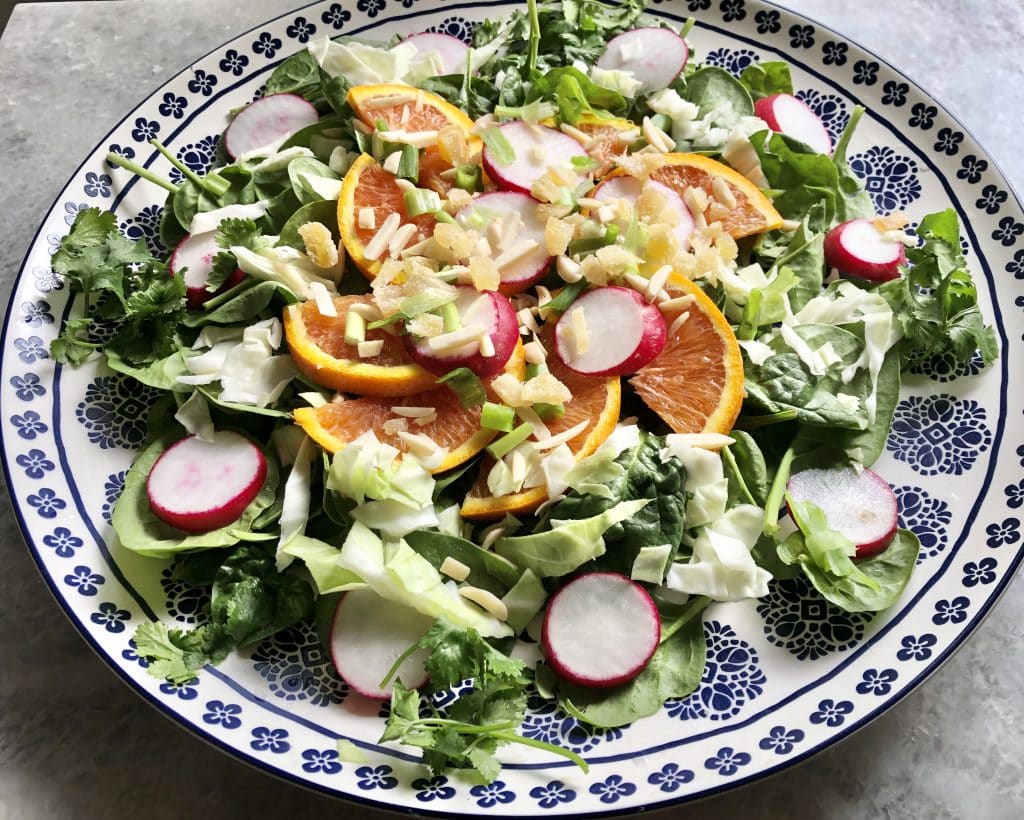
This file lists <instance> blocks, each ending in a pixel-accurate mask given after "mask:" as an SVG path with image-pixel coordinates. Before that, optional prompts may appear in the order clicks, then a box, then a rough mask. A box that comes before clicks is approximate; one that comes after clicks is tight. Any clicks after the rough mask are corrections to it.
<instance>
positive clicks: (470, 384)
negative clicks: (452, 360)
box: [437, 367, 487, 407]
mask: <svg viewBox="0 0 1024 820" xmlns="http://www.w3.org/2000/svg"><path fill="white" fill-rule="evenodd" d="M437 384H443V385H445V386H446V387H447V388H448V389H449V390H451V391H452V392H453V393H454V394H455V395H456V396H458V397H459V403H460V404H461V405H462V406H463V407H476V406H478V405H481V404H483V403H484V402H485V401H487V393H485V392H484V386H483V383H482V382H481V381H480V379H479V378H478V377H477V375H476V373H474V372H473V371H472V370H470V369H469V368H468V367H456V368H455V369H454V370H449V371H448V372H447V373H445V374H444V375H443V376H442V377H441V378H439V379H438V380H437Z"/></svg>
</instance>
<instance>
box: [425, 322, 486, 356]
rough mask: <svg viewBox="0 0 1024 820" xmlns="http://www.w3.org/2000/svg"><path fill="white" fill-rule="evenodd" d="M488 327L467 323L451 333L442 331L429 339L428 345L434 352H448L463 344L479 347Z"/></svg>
mask: <svg viewBox="0 0 1024 820" xmlns="http://www.w3.org/2000/svg"><path fill="white" fill-rule="evenodd" d="M486 333H487V328H485V327H484V326H483V325H476V324H474V325H466V326H465V327H460V328H459V329H458V330H453V331H452V332H451V333H442V334H441V335H440V336H435V337H434V338H433V339H427V346H428V347H429V348H430V349H431V351H433V352H434V353H447V352H450V351H452V350H456V349H458V348H460V347H462V346H463V345H469V344H474V343H475V344H476V345H477V347H479V344H480V337H481V336H484V335H486Z"/></svg>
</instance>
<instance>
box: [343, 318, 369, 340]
mask: <svg viewBox="0 0 1024 820" xmlns="http://www.w3.org/2000/svg"><path fill="white" fill-rule="evenodd" d="M365 341H366V319H364V318H363V317H362V316H360V315H359V314H358V313H356V312H355V311H354V310H349V311H347V312H346V313H345V344H347V345H357V344H359V343H360V342H365Z"/></svg>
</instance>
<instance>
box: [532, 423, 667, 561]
mask: <svg viewBox="0 0 1024 820" xmlns="http://www.w3.org/2000/svg"><path fill="white" fill-rule="evenodd" d="M663 446H664V439H662V438H659V437H658V436H655V435H652V434H650V433H647V432H641V433H640V443H639V444H638V445H637V446H636V447H633V448H631V449H629V450H627V451H625V452H623V453H621V454H620V455H619V457H618V458H617V459H616V460H615V463H616V464H618V465H619V466H620V467H621V468H622V472H621V473H620V474H619V475H618V476H617V477H616V478H613V479H612V480H610V481H609V482H608V483H607V487H608V490H609V492H610V495H609V496H607V497H604V496H597V495H590V494H589V493H580V492H578V491H576V490H573V491H572V492H571V493H570V494H569V495H568V496H566V497H565V498H564V499H562V500H561V501H559V502H558V503H557V504H555V505H554V506H553V507H552V508H551V509H550V510H549V511H548V512H547V513H546V514H545V516H544V519H543V521H542V524H541V526H542V527H546V526H548V525H549V524H550V522H551V521H552V520H578V519H581V518H590V517H591V516H595V515H599V514H601V513H603V512H605V511H606V510H609V509H611V508H612V507H614V506H615V505H616V504H619V503H621V502H623V501H634V500H636V499H643V498H646V499H651V503H649V504H648V505H647V506H645V507H644V508H643V509H641V510H640V511H639V512H637V513H635V514H634V515H632V516H630V517H629V518H627V519H625V520H624V521H620V522H619V523H618V524H615V525H613V526H612V527H610V528H609V529H607V530H606V531H605V533H604V541H605V554H604V555H603V556H602V557H601V558H600V561H599V563H600V565H601V567H603V568H606V569H612V570H614V571H617V572H621V573H623V574H624V575H627V576H628V575H629V572H630V569H631V568H632V566H633V561H634V560H636V556H637V555H638V554H639V552H640V550H641V549H642V548H643V547H656V546H659V545H661V544H671V545H672V547H673V553H672V557H671V558H670V560H674V557H675V549H677V548H678V547H679V542H680V541H682V538H683V522H684V519H685V517H686V493H685V490H684V487H685V485H686V470H685V469H684V468H683V466H682V464H681V463H680V462H679V460H678V459H675V458H670V459H668V460H667V461H666V462H664V463H662V460H661V456H660V452H661V448H662V447H663Z"/></svg>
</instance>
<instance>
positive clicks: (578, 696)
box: [538, 598, 708, 728]
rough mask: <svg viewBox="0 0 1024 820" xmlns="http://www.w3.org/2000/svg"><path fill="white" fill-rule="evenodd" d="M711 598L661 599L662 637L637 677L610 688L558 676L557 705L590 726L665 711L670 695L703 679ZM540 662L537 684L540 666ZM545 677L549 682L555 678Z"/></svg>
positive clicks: (687, 691) (624, 721) (623, 722)
mask: <svg viewBox="0 0 1024 820" xmlns="http://www.w3.org/2000/svg"><path fill="white" fill-rule="evenodd" d="M707 604H708V599H707V598H695V599H694V600H693V601H690V602H688V603H687V604H685V605H683V606H682V607H673V606H669V605H667V604H662V605H661V606H660V607H659V609H660V610H661V618H662V640H661V643H660V644H659V645H658V648H657V649H656V650H655V652H654V655H653V656H652V657H651V660H650V662H649V663H648V664H647V666H646V667H644V670H643V671H642V672H641V673H640V674H639V675H637V676H636V677H635V678H633V680H631V681H629V682H628V683H624V684H622V685H621V686H616V687H613V688H611V689H592V688H585V687H581V686H575V685H573V684H570V683H566V682H564V681H558V682H557V684H555V686H556V687H557V697H558V702H559V705H560V706H561V707H562V708H563V709H564V710H565V711H566V712H568V713H569V714H570V715H572V716H573V717H575V718H576V719H577V720H581V721H583V722H584V723H588V724H590V725H592V726H603V727H609V728H610V727H616V726H625V725H626V724H628V723H632V722H633V721H634V720H639V719H640V718H642V717H647V716H648V715H653V714H657V713H658V712H659V711H661V708H662V706H663V705H664V703H665V701H666V700H670V699H673V698H684V697H686V696H687V695H689V694H691V693H692V692H694V691H695V690H696V689H697V686H699V685H700V679H701V676H702V675H703V674H704V664H705V663H706V660H707V641H706V640H705V638H704V623H703V619H702V618H701V613H702V612H703V610H704V608H705V607H706V606H707ZM546 668H547V667H538V684H539V683H540V675H541V671H540V670H541V669H546ZM546 683H547V684H548V685H549V686H550V685H551V684H552V683H553V678H552V677H551V676H549V677H548V678H547V680H546Z"/></svg>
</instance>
